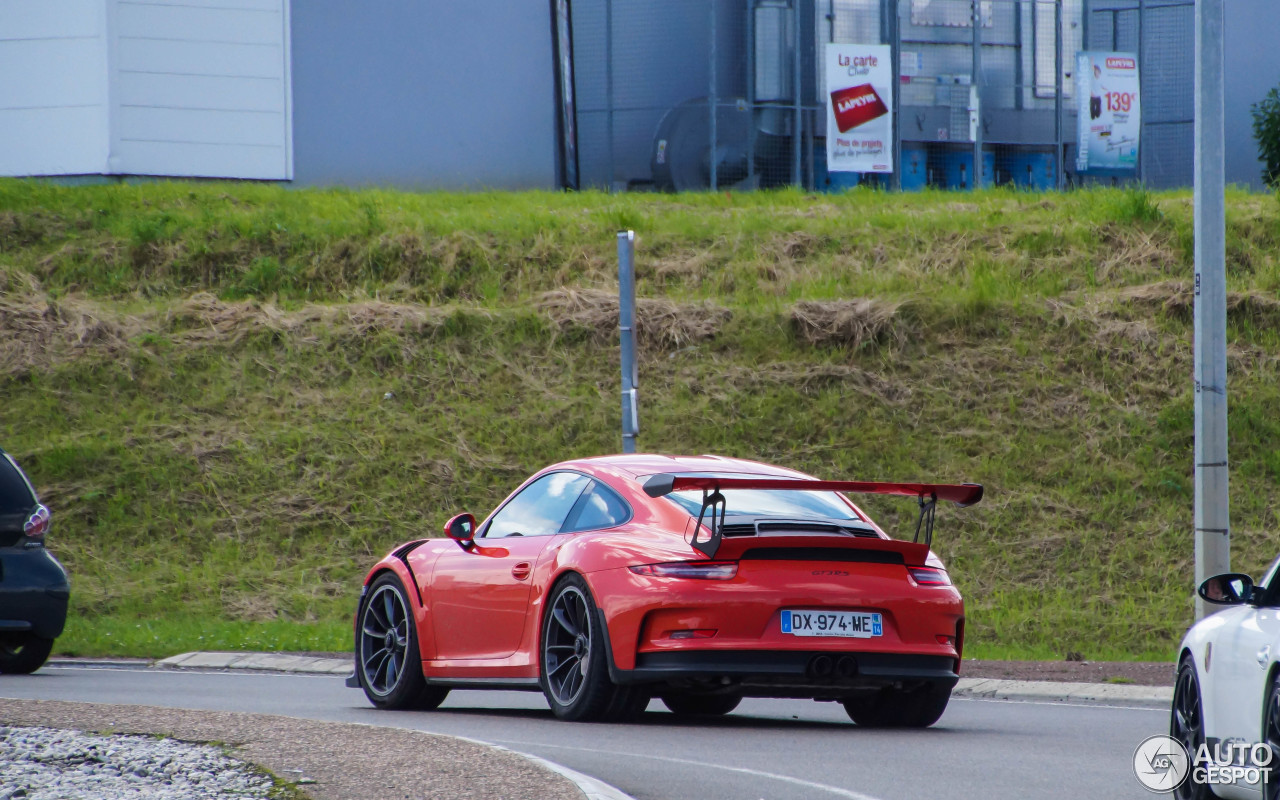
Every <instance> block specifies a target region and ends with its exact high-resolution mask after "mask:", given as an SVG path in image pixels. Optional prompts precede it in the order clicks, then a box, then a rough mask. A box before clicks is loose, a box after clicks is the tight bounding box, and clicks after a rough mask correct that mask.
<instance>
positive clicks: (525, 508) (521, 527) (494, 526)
mask: <svg viewBox="0 0 1280 800" xmlns="http://www.w3.org/2000/svg"><path fill="white" fill-rule="evenodd" d="M590 482H591V479H590V478H587V477H586V476H584V475H579V474H577V473H576V472H553V473H551V474H550V475H543V476H542V477H541V478H538V479H537V480H536V481H534V482H533V483H531V484H529V485H528V486H526V487H525V488H524V491H522V492H520V494H518V495H516V496H515V497H513V498H511V502H509V503H507V504H506V505H505V506H503V507H502V508H501V509H500V510H499V511H498V513H497V514H494V515H493V521H492V522H490V523H489V527H488V529H487V530H486V531H485V533H484V535H485V537H487V538H490V539H492V538H499V537H502V536H514V535H516V534H519V535H520V536H548V535H550V534H553V533H559V532H560V527H561V526H562V525H564V520H565V517H567V516H569V512H570V511H571V510H572V509H573V504H574V503H576V502H578V497H579V496H580V495H581V494H582V490H583V489H585V488H586V487H587V484H588V483H590Z"/></svg>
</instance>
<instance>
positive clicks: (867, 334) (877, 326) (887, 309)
mask: <svg viewBox="0 0 1280 800" xmlns="http://www.w3.org/2000/svg"><path fill="white" fill-rule="evenodd" d="M905 305H906V302H905V301H901V300H897V301H886V300H876V299H873V298H867V297H859V298H855V299H852V300H826V301H810V300H806V301H803V302H799V303H796V304H795V305H794V306H792V308H791V324H792V326H793V327H794V328H795V331H796V333H797V334H799V336H800V337H801V338H802V339H804V340H805V341H806V342H808V343H809V344H815V345H819V344H839V345H848V346H851V347H860V346H861V345H863V344H865V343H868V342H886V341H887V342H892V343H894V344H899V345H900V344H902V343H904V342H905V341H906V339H907V329H906V326H905V324H904V320H903V319H901V317H900V316H899V313H898V312H899V311H900V310H901V309H902V308H903V307H904V306H905Z"/></svg>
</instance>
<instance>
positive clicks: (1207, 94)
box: [1195, 0, 1231, 619]
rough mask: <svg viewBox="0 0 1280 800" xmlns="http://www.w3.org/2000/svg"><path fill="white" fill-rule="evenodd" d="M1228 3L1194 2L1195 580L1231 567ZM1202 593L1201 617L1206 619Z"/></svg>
mask: <svg viewBox="0 0 1280 800" xmlns="http://www.w3.org/2000/svg"><path fill="white" fill-rule="evenodd" d="M1222 4H1223V0H1196V4H1195V20H1196V103H1195V113H1196V121H1195V139H1196V154H1195V259H1196V278H1195V393H1196V445H1195V470H1196V500H1195V502H1196V508H1195V554H1196V585H1197V586H1198V585H1199V584H1200V583H1201V581H1203V580H1204V579H1205V578H1208V577H1211V576H1213V575H1217V574H1219V573H1223V572H1229V571H1230V570H1231V533H1230V530H1231V529H1230V524H1229V516H1228V511H1229V507H1228V496H1227V475H1228V472H1227V270H1226V208H1225V205H1226V201H1225V197H1224V194H1223V193H1224V191H1225V189H1226V186H1225V181H1224V179H1223V169H1224V158H1225V152H1224V150H1223V144H1222V139H1223V130H1224V126H1223V104H1222V95H1223V91H1224V90H1225V88H1226V87H1225V83H1224V80H1223V52H1222V27H1223V21H1222ZM1205 611H1206V609H1205V605H1204V601H1203V600H1201V599H1200V598H1199V597H1198V596H1197V597H1196V618H1197V619H1199V618H1203V617H1204V616H1205Z"/></svg>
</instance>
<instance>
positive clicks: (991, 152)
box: [557, 0, 1193, 191]
mask: <svg viewBox="0 0 1280 800" xmlns="http://www.w3.org/2000/svg"><path fill="white" fill-rule="evenodd" d="M1192 2H1193V0H559V2H558V4H557V7H558V8H561V9H564V10H565V11H566V12H567V13H566V18H567V20H568V22H567V27H568V28H570V29H571V45H570V50H571V55H572V67H571V70H572V77H571V79H570V80H569V81H568V82H567V83H566V84H565V87H566V88H565V89H564V91H565V92H566V93H571V94H572V97H571V98H570V100H571V105H572V108H573V109H574V118H575V120H576V124H574V125H572V126H569V127H570V128H571V129H572V130H573V134H574V135H573V137H572V141H571V142H570V143H569V144H570V148H568V149H569V150H570V151H571V152H572V160H573V166H574V169H573V170H570V172H571V173H572V174H573V175H574V176H575V178H576V180H577V184H578V185H580V186H583V187H607V188H609V189H611V190H615V191H621V190H645V189H653V190H677V191H679V190H698V189H727V188H735V189H752V188H768V187H774V186H783V185H800V186H803V187H805V188H807V189H816V190H829V191H838V190H841V189H845V188H848V187H850V186H853V185H856V184H858V183H871V184H874V185H877V186H883V187H886V188H895V189H896V188H902V189H906V190H910V189H918V188H922V187H924V186H937V187H943V188H950V189H968V188H971V187H973V186H974V184H975V183H980V184H982V185H990V184H1012V185H1015V186H1022V187H1027V188H1036V189H1048V188H1055V187H1063V186H1068V185H1074V184H1077V183H1082V182H1087V181H1086V179H1085V177H1084V176H1080V175H1077V174H1075V173H1074V171H1073V169H1074V167H1073V165H1074V148H1075V121H1076V110H1075V103H1074V100H1073V84H1074V79H1073V76H1072V74H1071V73H1072V69H1073V68H1074V64H1075V53H1076V52H1077V51H1078V50H1081V49H1098V50H1125V51H1134V52H1137V53H1138V54H1139V56H1140V62H1141V63H1140V67H1141V70H1142V74H1143V78H1144V81H1143V98H1142V101H1143V113H1144V123H1143V138H1142V143H1141V155H1140V166H1139V169H1138V173H1137V176H1138V177H1140V178H1142V179H1145V180H1146V181H1147V182H1148V183H1150V184H1152V185H1157V186H1170V185H1188V184H1189V183H1190V175H1191V173H1190V170H1191V158H1190V154H1191V127H1190V126H1191V122H1190V120H1191V113H1190V107H1189V104H1190V98H1191V92H1190V91H1189V88H1188V87H1190V85H1191V81H1192V76H1191V69H1192V66H1191V61H1190V59H1187V58H1185V54H1186V53H1188V52H1190V37H1191V35H1192V28H1191V11H1192ZM975 21H976V24H975ZM827 43H857V44H888V45H891V46H892V48H893V49H892V52H893V53H894V54H895V56H896V58H895V59H894V61H895V63H894V65H893V67H894V76H895V85H896V88H897V91H896V92H895V93H894V94H895V96H894V109H893V113H894V115H895V124H894V126H893V127H894V132H895V139H896V141H895V142H894V148H895V156H896V158H895V162H894V163H895V165H896V171H895V172H894V173H892V174H860V173H846V172H829V171H828V170H827V169H826V148H825V140H826V130H825V128H826V121H827V114H826V97H827V95H826V93H825V92H824V86H823V83H824V76H823V57H822V56H823V46H824V45H825V44H827ZM1183 73H1185V76H1184V75H1183ZM1184 78H1185V80H1184ZM979 154H981V155H979ZM976 162H977V163H980V164H981V167H980V172H979V173H978V174H977V175H975V174H974V168H973V165H974V164H975V163H976ZM1118 179H1119V178H1117V177H1109V178H1107V179H1106V180H1108V181H1114V180H1118Z"/></svg>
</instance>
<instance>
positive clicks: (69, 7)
mask: <svg viewBox="0 0 1280 800" xmlns="http://www.w3.org/2000/svg"><path fill="white" fill-rule="evenodd" d="M106 30H107V26H106V8H105V5H104V3H103V0H57V2H50V1H49V0H5V2H0V76H3V79H2V80H0V175H69V174H85V173H99V172H103V171H104V170H105V169H106V165H107V149H108V140H109V136H108V127H107V125H108V123H107V119H108V98H107V83H108V78H107V34H106Z"/></svg>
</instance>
